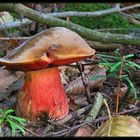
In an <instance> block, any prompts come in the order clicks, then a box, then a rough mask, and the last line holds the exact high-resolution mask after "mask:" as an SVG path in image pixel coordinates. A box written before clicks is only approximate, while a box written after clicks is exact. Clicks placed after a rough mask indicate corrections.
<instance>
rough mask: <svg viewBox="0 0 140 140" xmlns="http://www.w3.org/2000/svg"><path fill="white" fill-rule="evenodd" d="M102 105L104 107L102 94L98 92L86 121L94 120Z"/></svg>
mask: <svg viewBox="0 0 140 140" xmlns="http://www.w3.org/2000/svg"><path fill="white" fill-rule="evenodd" d="M102 105H103V96H102V94H101V93H100V92H97V93H96V95H95V101H94V103H93V105H92V107H91V109H90V112H89V114H88V115H87V117H86V120H85V121H89V120H94V119H95V118H96V117H97V115H98V113H99V111H100V109H101V107H102Z"/></svg>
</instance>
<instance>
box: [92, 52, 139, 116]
mask: <svg viewBox="0 0 140 140" xmlns="http://www.w3.org/2000/svg"><path fill="white" fill-rule="evenodd" d="M97 56H98V58H99V59H100V60H101V62H100V63H99V64H100V65H103V66H106V67H107V72H108V74H107V76H106V77H112V78H116V79H117V87H118V88H117V89H118V91H117V99H116V114H118V108H119V96H120V86H121V82H123V81H126V82H127V83H128V87H129V90H128V91H132V92H133V94H134V99H137V91H136V88H135V86H134V84H133V82H132V81H131V79H130V78H129V73H130V72H131V71H132V70H136V69H139V68H140V66H139V65H137V64H136V63H134V62H132V61H131V60H130V58H132V57H134V54H128V55H124V56H121V55H120V53H119V52H118V50H116V51H115V55H114V56H110V55H104V54H98V55H97ZM100 77H101V76H100ZM100 77H95V78H100ZM92 79H94V77H93V78H92Z"/></svg>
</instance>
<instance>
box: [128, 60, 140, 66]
mask: <svg viewBox="0 0 140 140" xmlns="http://www.w3.org/2000/svg"><path fill="white" fill-rule="evenodd" d="M126 62H127V63H129V64H130V66H131V67H136V68H140V65H138V64H136V63H134V62H132V61H128V60H126Z"/></svg>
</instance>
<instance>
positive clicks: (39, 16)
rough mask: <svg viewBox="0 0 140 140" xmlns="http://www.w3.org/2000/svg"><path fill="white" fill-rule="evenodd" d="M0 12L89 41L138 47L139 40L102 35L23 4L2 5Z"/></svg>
mask: <svg viewBox="0 0 140 140" xmlns="http://www.w3.org/2000/svg"><path fill="white" fill-rule="evenodd" d="M0 10H8V11H12V12H15V13H17V14H21V15H24V16H25V17H27V18H29V19H31V20H35V21H37V22H39V23H42V24H47V25H51V26H63V27H66V28H69V29H71V30H73V31H75V32H77V33H78V34H80V35H81V36H82V37H85V38H87V39H89V40H94V41H100V42H108V43H120V44H129V45H135V46H140V38H139V37H135V36H130V35H124V34H111V33H102V32H98V31H94V30H90V29H87V28H84V27H82V26H80V25H77V24H74V23H71V22H67V21H64V20H61V19H58V18H55V17H52V16H48V15H46V14H43V13H41V12H38V11H35V10H33V9H31V8H28V7H26V6H24V5H23V4H18V3H12V4H11V3H2V4H0Z"/></svg>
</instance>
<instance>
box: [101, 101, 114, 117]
mask: <svg viewBox="0 0 140 140" xmlns="http://www.w3.org/2000/svg"><path fill="white" fill-rule="evenodd" d="M103 102H104V104H105V106H106V108H107V112H108V116H109V119H111V118H112V117H111V113H110V109H109V106H108V103H107V101H106V99H103Z"/></svg>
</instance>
